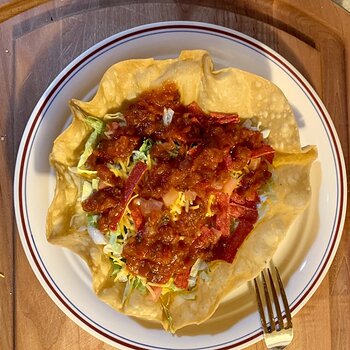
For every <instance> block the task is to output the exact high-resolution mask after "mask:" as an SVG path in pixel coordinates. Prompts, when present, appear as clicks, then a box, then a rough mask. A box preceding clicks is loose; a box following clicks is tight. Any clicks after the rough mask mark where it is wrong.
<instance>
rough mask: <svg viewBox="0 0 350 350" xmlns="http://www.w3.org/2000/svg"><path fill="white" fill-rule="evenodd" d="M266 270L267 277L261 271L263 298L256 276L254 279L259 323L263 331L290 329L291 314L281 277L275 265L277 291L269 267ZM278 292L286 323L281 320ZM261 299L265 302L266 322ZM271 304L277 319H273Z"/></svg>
mask: <svg viewBox="0 0 350 350" xmlns="http://www.w3.org/2000/svg"><path fill="white" fill-rule="evenodd" d="M266 271H267V275H268V276H267V277H266V276H265V274H266V272H265V273H264V271H262V272H261V281H262V285H263V291H264V294H263V295H264V298H261V294H260V291H259V286H258V285H259V283H258V277H256V278H255V279H254V285H255V291H256V299H257V303H258V309H259V314H260V319H261V325H262V327H263V330H264V333H272V332H274V331H280V330H282V329H290V328H292V316H291V313H290V309H289V304H288V301H287V297H286V293H285V291H284V287H283V284H282V281H281V277H280V275H279V273H278V270H277V268H276V267H275V276H276V280H277V284H278V291H277V290H276V287H275V284H276V283H275V282H274V279H273V277H272V274H271V272H270V269H269V268H267V269H266ZM278 294H280V295H281V298H282V301H283V306H284V310H285V315H286V323H285V322H284V320H283V316H282V312H281V307H280V303H279V299H278ZM263 300H265V303H266V308H267V314H268V322H267V321H266V317H265V312H264V306H263V304H264V301H263ZM271 300H272V302H271ZM272 304H273V305H274V307H275V310H276V314H277V320H275V317H274V311H273V305H272Z"/></svg>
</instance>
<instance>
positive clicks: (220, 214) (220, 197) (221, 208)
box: [216, 192, 230, 237]
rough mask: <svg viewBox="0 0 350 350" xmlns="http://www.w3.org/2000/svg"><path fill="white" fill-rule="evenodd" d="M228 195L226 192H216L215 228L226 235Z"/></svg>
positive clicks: (227, 231) (228, 217) (227, 228)
mask: <svg viewBox="0 0 350 350" xmlns="http://www.w3.org/2000/svg"><path fill="white" fill-rule="evenodd" d="M229 201H230V196H229V195H228V194H226V193H221V192H218V193H217V194H216V203H217V207H218V209H217V213H216V228H217V229H218V230H219V231H220V232H221V234H222V236H224V237H226V236H228V235H229V234H230V216H229Z"/></svg>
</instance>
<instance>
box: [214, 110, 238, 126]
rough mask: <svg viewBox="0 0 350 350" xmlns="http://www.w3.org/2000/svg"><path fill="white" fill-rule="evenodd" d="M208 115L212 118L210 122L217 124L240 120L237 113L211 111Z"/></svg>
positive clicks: (235, 122)
mask: <svg viewBox="0 0 350 350" xmlns="http://www.w3.org/2000/svg"><path fill="white" fill-rule="evenodd" d="M209 115H210V116H211V117H212V118H213V119H212V120H210V122H214V123H218V124H229V123H234V124H237V123H239V121H240V118H239V116H238V114H236V113H233V114H231V113H219V112H211V113H209Z"/></svg>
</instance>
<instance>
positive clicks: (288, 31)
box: [0, 0, 350, 350]
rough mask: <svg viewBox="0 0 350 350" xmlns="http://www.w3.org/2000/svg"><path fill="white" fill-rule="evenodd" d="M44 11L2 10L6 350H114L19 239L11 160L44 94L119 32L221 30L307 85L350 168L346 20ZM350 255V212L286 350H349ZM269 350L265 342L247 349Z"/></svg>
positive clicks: (297, 6)
mask: <svg viewBox="0 0 350 350" xmlns="http://www.w3.org/2000/svg"><path fill="white" fill-rule="evenodd" d="M41 2H42V1H32V2H31V1H29V2H28V1H16V2H15V4H12V5H5V4H4V3H5V2H4V1H0V6H1V4H2V7H0V22H2V23H0V106H1V116H0V156H1V167H0V209H1V214H2V215H1V219H0V237H1V243H0V272H1V277H0V310H1V314H0V349H2V350H7V349H18V350H22V349H23V350H24V349H34V350H36V349H57V350H62V349H73V350H76V349H84V350H88V349H112V348H111V347H110V346H109V345H107V344H104V343H103V342H101V341H99V340H97V339H96V338H94V337H93V336H91V335H90V334H88V333H87V332H85V331H84V330H82V329H80V328H79V327H78V326H77V325H76V324H75V323H74V322H73V321H71V320H70V319H69V318H68V317H67V316H66V315H65V314H64V313H63V312H62V311H60V309H59V308H58V307H57V306H56V305H55V304H54V302H53V301H52V300H51V299H50V298H49V296H48V295H47V294H46V293H45V291H44V289H43V288H42V287H41V285H40V284H39V282H38V280H37V279H36V277H35V275H34V273H33V272H32V269H31V267H30V265H29V263H28V261H27V258H26V256H25V254H24V251H23V248H22V246H21V242H20V239H19V235H18V231H17V227H16V223H15V217H14V208H13V204H12V203H13V193H12V186H13V173H14V167H15V157H16V153H17V149H18V146H19V142H20V139H21V136H22V133H23V130H24V127H25V124H26V122H27V120H28V118H29V116H30V113H31V111H32V109H33V107H34V106H35V104H36V103H37V101H38V99H39V98H40V96H41V94H42V93H43V91H44V90H45V89H46V88H47V86H48V85H49V84H50V82H51V81H52V80H53V79H54V78H55V76H56V75H57V74H58V73H59V72H60V71H61V70H62V69H63V68H64V67H65V66H66V65H67V64H68V63H69V62H70V61H71V60H72V59H73V58H75V57H76V56H78V55H79V54H80V53H81V52H83V51H84V50H86V49H87V48H88V47H90V46H91V45H93V44H94V43H96V42H98V41H100V40H101V39H103V38H105V37H108V36H110V35H111V34H114V33H116V32H119V31H121V30H124V29H127V28H130V27H134V26H136V25H140V24H144V23H151V22H156V21H162V20H194V21H204V22H210V23H215V24H219V25H224V26H226V27H229V28H233V29H237V30H239V31H241V32H244V33H246V34H248V35H250V36H252V37H254V38H256V39H258V40H260V41H262V42H264V43H266V44H267V45H269V46H270V47H272V48H273V49H275V50H276V51H278V52H279V53H281V54H282V55H283V56H284V57H285V58H286V59H287V60H289V61H290V62H291V63H292V64H293V65H294V66H295V67H296V68H297V69H299V70H300V72H301V73H302V74H303V75H304V76H305V77H306V78H307V79H308V80H309V82H310V83H311V84H312V85H313V87H314V88H315V89H316V91H317V92H318V93H319V95H320V96H321V98H322V99H323V101H324V103H325V105H326V107H327V109H328V111H329V112H330V115H331V116H332V119H333V121H334V124H335V127H336V129H337V132H338V135H339V138H340V141H341V144H342V147H343V152H344V155H345V158H346V162H347V163H348V159H349V158H348V157H349V131H350V128H349V125H350V124H349V116H348V114H347V111H348V110H350V102H349V101H350V99H349V98H347V96H348V95H347V94H348V91H349V87H350V14H348V13H347V12H346V11H345V10H343V9H342V8H340V7H339V6H337V5H335V4H333V3H332V2H331V1H329V0H320V1H315V0H274V1H273V0H255V1H228V0H227V1H226V0H221V1H220V0H217V1H209V0H202V1H201V0H198V1H175V0H173V1H171V0H169V1H161V0H159V1H156V0H154V1H134V0H128V1H115V2H113V1H103V0H100V1H98V0H95V1H94V0H90V1H65V0H63V1H59V0H57V1H49V2H47V3H45V4H42V5H40V3H41ZM31 4H32V5H33V6H34V7H32V8H30V7H31ZM38 4H39V5H38ZM43 234H44V233H43ZM349 256H350V243H349V210H348V212H347V220H346V224H345V229H344V232H343V237H342V240H341V242H340V246H339V249H338V252H337V254H336V257H335V259H334V261H333V264H332V266H331V268H330V270H329V272H328V274H327V275H326V277H325V279H324V280H323V282H322V284H321V285H320V287H319V288H318V290H317V291H316V293H315V294H314V295H313V297H312V298H311V299H310V300H309V302H308V303H307V304H306V305H305V307H304V308H303V309H302V310H301V311H300V312H299V313H298V314H297V315H296V316H295V317H294V325H295V338H294V341H293V343H292V345H291V346H290V349H312V350H313V349H317V350H329V349H334V350H338V349H344V350H345V349H350V331H349V330H350V316H349V315H350V260H349ZM264 348H265V347H264V344H263V342H259V343H257V344H256V345H253V346H251V347H249V349H251V350H253V349H255V350H256V349H264Z"/></svg>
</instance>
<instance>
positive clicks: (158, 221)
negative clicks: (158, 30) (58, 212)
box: [82, 83, 274, 288]
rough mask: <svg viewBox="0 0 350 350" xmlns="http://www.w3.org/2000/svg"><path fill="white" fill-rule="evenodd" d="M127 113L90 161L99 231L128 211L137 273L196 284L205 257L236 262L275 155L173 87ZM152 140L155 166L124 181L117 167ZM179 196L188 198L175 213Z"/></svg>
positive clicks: (131, 266)
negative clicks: (193, 278)
mask: <svg viewBox="0 0 350 350" xmlns="http://www.w3.org/2000/svg"><path fill="white" fill-rule="evenodd" d="M122 113H123V116H124V118H125V123H118V122H115V121H113V122H110V123H108V124H107V131H106V132H105V134H104V136H103V137H101V139H100V140H99V143H98V145H97V146H96V148H95V150H94V151H93V153H92V154H91V156H90V157H89V158H88V160H87V164H86V165H87V167H88V169H90V170H95V171H97V175H98V177H99V178H100V187H99V189H98V190H97V191H95V192H94V193H92V194H91V195H90V196H89V197H88V198H87V199H86V200H85V201H83V203H82V206H83V209H84V210H85V211H87V212H89V213H93V214H98V215H99V216H98V223H97V225H98V228H99V229H100V230H101V231H102V232H108V231H109V230H115V229H116V227H117V225H118V222H119V220H120V219H121V217H122V215H123V213H124V210H125V207H126V206H127V205H128V209H129V210H130V212H131V217H132V219H133V222H134V225H135V233H134V234H132V235H130V236H128V239H127V241H126V243H125V244H124V247H123V251H122V256H123V258H124V259H125V262H126V266H127V268H128V270H129V271H130V272H131V273H132V274H134V275H139V276H143V277H146V278H147V280H148V281H150V282H153V283H160V284H164V283H166V282H167V281H168V280H169V279H170V278H171V277H172V278H173V279H174V283H175V285H176V286H178V287H180V288H187V286H188V278H189V274H190V270H191V267H192V266H193V264H194V263H195V262H196V260H197V259H199V258H200V259H202V260H204V261H206V262H209V261H213V260H218V259H220V260H225V261H227V262H232V261H233V259H234V257H235V255H236V253H237V250H238V248H239V247H240V245H241V244H242V243H243V241H244V239H245V238H246V237H247V235H248V234H249V233H250V232H251V230H252V229H253V226H254V224H255V223H256V221H257V219H258V210H257V206H258V203H259V202H260V199H259V195H258V193H259V190H260V189H261V187H262V186H264V185H265V184H266V182H267V181H268V180H269V178H270V177H271V173H270V172H269V164H270V163H272V161H273V156H274V150H273V148H272V147H271V146H269V145H267V144H266V143H265V141H264V138H263V136H262V134H261V132H259V131H257V130H252V129H249V128H246V127H243V126H242V122H241V120H240V118H239V116H238V115H237V114H227V113H218V112H213V113H205V112H204V111H203V110H202V109H201V108H200V107H199V106H198V105H197V104H196V103H195V102H193V103H191V104H190V105H187V106H184V105H183V104H182V103H181V102H180V94H179V91H178V90H177V87H176V85H175V84H172V83H167V84H164V85H163V86H161V87H159V88H158V89H154V90H150V91H147V92H145V93H143V94H141V95H140V96H139V97H138V98H137V100H135V101H133V102H132V103H130V104H129V105H128V106H127V107H126V108H125V110H123V111H122ZM167 118H168V119H167ZM169 118H170V119H169ZM146 139H148V140H150V142H151V144H152V146H151V148H150V151H149V152H150V158H151V160H152V166H151V167H147V165H146V164H145V163H144V162H142V161H139V162H137V163H136V165H135V166H134V168H133V169H132V170H131V172H130V174H129V176H128V177H127V178H126V179H122V178H121V177H117V176H116V175H115V174H114V173H113V172H112V171H111V170H110V165H111V164H114V163H116V162H118V161H120V160H123V161H126V160H127V159H129V158H130V157H132V154H133V151H136V150H138V149H139V148H140V147H141V145H142V144H143V142H144V141H145V140H146ZM179 193H181V194H182V195H183V196H184V197H183V198H185V200H186V201H187V202H186V205H185V206H182V207H180V210H179V212H178V213H176V215H174V213H173V212H172V208H173V207H172V205H173V203H174V202H175V201H176V199H177V195H178V194H179ZM135 194H137V195H138V196H137V197H136V198H134V199H133V200H131V199H132V197H133V196H134V195H135ZM130 200H131V201H130Z"/></svg>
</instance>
